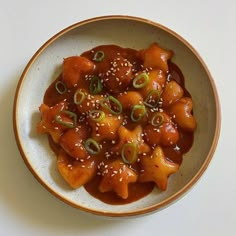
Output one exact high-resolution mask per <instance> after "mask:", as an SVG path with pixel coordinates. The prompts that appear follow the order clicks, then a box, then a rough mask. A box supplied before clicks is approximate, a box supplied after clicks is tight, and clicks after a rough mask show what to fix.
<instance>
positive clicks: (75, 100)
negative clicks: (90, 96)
mask: <svg viewBox="0 0 236 236" xmlns="http://www.w3.org/2000/svg"><path fill="white" fill-rule="evenodd" d="M77 95H80V96H81V98H80V99H79V100H78V98H77ZM84 99H85V93H84V92H82V91H81V90H77V91H76V92H75V94H74V103H75V104H76V105H80V104H81V103H82V102H83V101H84Z"/></svg>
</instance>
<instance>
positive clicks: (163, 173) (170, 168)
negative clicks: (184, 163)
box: [139, 146, 179, 190]
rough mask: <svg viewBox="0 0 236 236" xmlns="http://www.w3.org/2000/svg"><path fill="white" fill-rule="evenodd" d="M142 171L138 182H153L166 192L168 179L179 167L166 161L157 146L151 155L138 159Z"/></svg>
mask: <svg viewBox="0 0 236 236" xmlns="http://www.w3.org/2000/svg"><path fill="white" fill-rule="evenodd" d="M140 163H141V166H142V169H141V171H140V175H139V181H140V182H155V183H156V185H157V187H158V188H159V189H161V190H166V188H167V182H168V177H169V176H170V175H171V174H173V173H175V172H176V171H178V169H179V165H178V164H176V163H173V162H170V161H168V160H167V159H166V158H165V155H164V153H163V151H162V148H161V147H160V146H157V147H156V148H155V149H154V151H153V153H152V155H150V156H143V157H142V158H141V159H140Z"/></svg>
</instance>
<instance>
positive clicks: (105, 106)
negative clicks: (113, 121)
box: [100, 96, 122, 115]
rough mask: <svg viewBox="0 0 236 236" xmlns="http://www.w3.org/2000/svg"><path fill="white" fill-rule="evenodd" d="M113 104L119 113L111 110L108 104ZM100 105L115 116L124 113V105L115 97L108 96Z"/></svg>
mask: <svg viewBox="0 0 236 236" xmlns="http://www.w3.org/2000/svg"><path fill="white" fill-rule="evenodd" d="M110 101H111V102H113V103H115V105H116V106H117V108H118V111H115V110H113V109H111V108H110V107H109V106H108V105H107V104H106V103H107V102H108V103H110ZM100 105H101V106H102V107H104V108H106V109H107V110H108V111H110V112H111V113H112V114H113V115H119V114H121V113H122V104H121V103H120V102H119V101H118V100H117V99H116V98H114V97H113V96H108V97H106V98H105V99H103V100H102V101H101V102H100Z"/></svg>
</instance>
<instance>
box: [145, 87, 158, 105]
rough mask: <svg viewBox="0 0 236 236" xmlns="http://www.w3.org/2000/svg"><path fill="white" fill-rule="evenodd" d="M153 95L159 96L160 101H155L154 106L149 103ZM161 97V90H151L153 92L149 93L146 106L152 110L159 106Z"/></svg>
mask: <svg viewBox="0 0 236 236" xmlns="http://www.w3.org/2000/svg"><path fill="white" fill-rule="evenodd" d="M153 94H157V96H158V99H157V100H156V101H155V103H154V104H152V103H150V102H149V100H150V97H151V96H152V95H153ZM160 95H161V94H160V91H159V90H157V89H153V90H151V91H150V92H149V93H148V95H147V97H146V99H145V101H144V104H145V105H146V106H148V107H151V108H154V107H157V105H158V103H159V100H160Z"/></svg>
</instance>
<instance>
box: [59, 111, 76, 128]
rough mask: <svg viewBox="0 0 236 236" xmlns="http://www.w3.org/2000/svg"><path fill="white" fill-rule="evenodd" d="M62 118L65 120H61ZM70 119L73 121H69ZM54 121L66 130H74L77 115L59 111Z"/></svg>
mask: <svg viewBox="0 0 236 236" xmlns="http://www.w3.org/2000/svg"><path fill="white" fill-rule="evenodd" d="M63 116H64V118H66V119H67V120H63ZM71 119H73V121H71ZM55 121H56V122H57V123H58V124H61V125H64V126H65V127H67V128H74V127H75V126H76V125H77V115H76V114H75V113H74V112H71V111H66V110H61V111H59V112H58V114H57V115H56V117H55Z"/></svg>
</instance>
